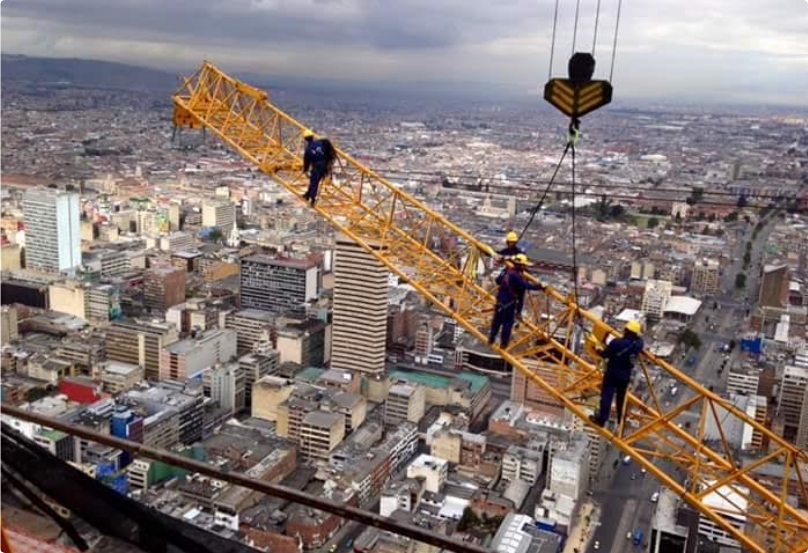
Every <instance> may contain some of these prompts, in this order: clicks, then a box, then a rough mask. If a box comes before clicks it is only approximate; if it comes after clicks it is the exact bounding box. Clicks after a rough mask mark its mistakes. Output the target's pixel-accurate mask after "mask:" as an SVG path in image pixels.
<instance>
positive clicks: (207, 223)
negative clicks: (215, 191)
mask: <svg viewBox="0 0 808 553" xmlns="http://www.w3.org/2000/svg"><path fill="white" fill-rule="evenodd" d="M235 222H236V204H234V203H232V202H229V201H221V200H206V201H205V202H204V203H203V204H202V226H203V227H215V228H217V229H219V230H221V231H223V232H227V231H229V230H230V229H231V228H233V225H234V224H235Z"/></svg>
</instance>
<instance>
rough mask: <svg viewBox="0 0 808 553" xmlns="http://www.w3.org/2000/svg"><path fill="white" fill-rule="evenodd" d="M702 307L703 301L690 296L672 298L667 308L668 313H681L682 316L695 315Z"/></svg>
mask: <svg viewBox="0 0 808 553" xmlns="http://www.w3.org/2000/svg"><path fill="white" fill-rule="evenodd" d="M700 307H701V301H699V300H697V299H695V298H690V297H688V296H671V297H670V299H669V300H668V304H667V305H666V306H665V312H666V313H680V314H682V315H691V316H692V315H695V314H696V312H698V310H699V308H700Z"/></svg>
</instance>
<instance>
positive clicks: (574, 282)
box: [570, 142, 578, 314]
mask: <svg viewBox="0 0 808 553" xmlns="http://www.w3.org/2000/svg"><path fill="white" fill-rule="evenodd" d="M570 149H571V154H572V177H571V186H572V188H571V190H572V194H571V195H572V289H573V301H574V302H575V305H576V310H575V312H576V314H577V313H578V309H577V306H578V247H577V243H576V241H575V143H574V142H572V147H571V148H570Z"/></svg>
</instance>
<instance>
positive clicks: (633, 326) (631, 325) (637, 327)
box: [626, 321, 642, 336]
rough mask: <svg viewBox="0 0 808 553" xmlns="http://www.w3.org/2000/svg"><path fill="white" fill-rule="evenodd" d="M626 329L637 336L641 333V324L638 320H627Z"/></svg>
mask: <svg viewBox="0 0 808 553" xmlns="http://www.w3.org/2000/svg"><path fill="white" fill-rule="evenodd" d="M626 330H628V331H629V332H633V333H634V334H636V335H638V336H639V335H640V334H642V325H641V324H640V321H629V322H627V323H626Z"/></svg>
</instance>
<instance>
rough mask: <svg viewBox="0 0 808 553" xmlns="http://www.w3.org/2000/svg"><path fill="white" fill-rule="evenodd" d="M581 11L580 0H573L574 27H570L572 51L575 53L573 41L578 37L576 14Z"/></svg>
mask: <svg viewBox="0 0 808 553" xmlns="http://www.w3.org/2000/svg"><path fill="white" fill-rule="evenodd" d="M580 11H581V0H575V27H573V29H572V53H573V54H574V53H575V42H576V39H577V38H578V14H579V12H580Z"/></svg>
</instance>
